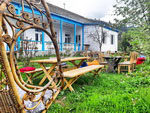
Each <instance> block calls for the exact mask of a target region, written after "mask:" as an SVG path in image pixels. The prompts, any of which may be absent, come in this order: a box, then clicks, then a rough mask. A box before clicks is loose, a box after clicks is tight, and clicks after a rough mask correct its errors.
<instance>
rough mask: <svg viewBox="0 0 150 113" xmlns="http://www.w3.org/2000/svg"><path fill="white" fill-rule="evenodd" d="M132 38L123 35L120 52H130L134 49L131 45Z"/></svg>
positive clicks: (125, 34)
mask: <svg viewBox="0 0 150 113" xmlns="http://www.w3.org/2000/svg"><path fill="white" fill-rule="evenodd" d="M130 40H131V36H130V35H129V34H127V33H125V32H124V33H122V36H121V40H120V41H119V50H120V51H123V52H129V51H130V50H131V48H132V46H131V45H130V43H129V42H130Z"/></svg>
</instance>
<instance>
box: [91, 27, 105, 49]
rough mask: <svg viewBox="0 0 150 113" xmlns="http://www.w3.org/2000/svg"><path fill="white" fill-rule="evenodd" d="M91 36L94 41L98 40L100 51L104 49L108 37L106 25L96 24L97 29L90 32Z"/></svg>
mask: <svg viewBox="0 0 150 113" xmlns="http://www.w3.org/2000/svg"><path fill="white" fill-rule="evenodd" d="M89 37H91V38H92V39H93V41H95V42H97V43H98V45H99V51H100V52H101V50H102V45H103V43H104V41H105V37H107V32H106V31H104V27H102V26H100V25H96V26H95V31H93V32H91V33H90V34H89Z"/></svg>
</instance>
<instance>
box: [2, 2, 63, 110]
mask: <svg viewBox="0 0 150 113" xmlns="http://www.w3.org/2000/svg"><path fill="white" fill-rule="evenodd" d="M11 2H12V1H11V0H2V1H0V58H1V59H0V62H1V65H2V66H1V68H2V74H1V75H4V76H5V77H2V79H0V80H1V82H0V86H1V84H2V83H3V84H5V85H6V86H8V87H7V88H6V87H5V88H4V87H3V88H1V89H3V90H2V91H4V90H5V91H8V94H10V95H11V100H12V101H13V102H14V103H15V105H16V107H15V109H17V111H20V112H25V111H27V110H33V109H35V108H36V107H37V106H38V105H39V104H40V103H42V104H43V105H44V106H45V109H44V110H43V112H46V110H47V109H48V108H49V106H50V105H51V104H52V102H53V101H54V99H55V98H56V96H57V95H58V94H59V92H60V91H61V89H62V88H63V86H64V85H63V84H64V82H63V76H62V69H61V59H60V56H59V48H58V44H57V41H56V36H55V31H54V27H53V23H52V18H51V16H50V10H49V8H48V5H47V4H46V2H45V0H40V1H39V0H38V2H37V1H36V0H20V4H21V13H20V14H16V8H15V6H14V5H13V4H12V3H11ZM25 6H28V7H29V8H30V10H31V14H29V13H27V12H25V10H24V9H25V8H24V7H25ZM39 7H40V8H39ZM35 11H37V12H38V14H39V15H40V16H38V18H37V17H36V15H35ZM12 20H14V21H15V23H14V22H12ZM45 20H46V21H45ZM7 26H9V27H10V28H11V31H12V35H10V31H9V30H8V27H7ZM31 28H38V29H40V30H42V31H44V32H45V33H46V34H47V35H48V36H49V37H50V39H51V41H52V42H53V45H54V48H55V53H56V56H57V61H58V63H57V69H56V71H55V72H54V76H53V79H58V80H57V82H58V84H57V86H53V85H52V84H51V83H52V81H53V79H52V80H50V81H49V82H48V83H47V84H46V85H45V86H35V85H31V84H28V83H26V82H25V81H24V80H23V78H22V76H21V74H20V71H19V69H18V65H17V60H16V58H15V55H14V48H15V44H16V41H17V39H18V37H19V36H20V35H21V33H23V32H24V31H26V30H28V29H31ZM48 29H50V32H49V31H48ZM5 44H7V45H8V46H9V48H10V53H9V54H7V52H6V48H5ZM18 87H19V88H20V89H21V90H23V91H24V92H25V93H24V96H23V98H20V96H19V92H18ZM49 90H50V91H51V92H52V96H51V98H49V99H47V100H44V99H43V98H44V95H45V93H46V92H47V91H49ZM37 95H38V98H36V96H37ZM39 95H40V96H39ZM27 100H28V101H31V102H35V103H36V104H35V106H34V107H32V108H28V107H27V106H26V105H25V104H24V102H25V101H27Z"/></svg>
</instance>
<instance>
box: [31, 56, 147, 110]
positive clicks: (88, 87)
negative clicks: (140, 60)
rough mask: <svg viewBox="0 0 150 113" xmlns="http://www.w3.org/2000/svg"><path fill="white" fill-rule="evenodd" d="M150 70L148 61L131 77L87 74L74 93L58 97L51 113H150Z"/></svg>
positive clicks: (76, 86) (110, 74)
mask: <svg viewBox="0 0 150 113" xmlns="http://www.w3.org/2000/svg"><path fill="white" fill-rule="evenodd" d="M44 58H48V57H42V58H41V57H37V58H34V59H44ZM33 65H34V66H35V67H39V65H38V64H33ZM68 65H70V64H69V63H68ZM149 70H150V62H145V63H144V64H142V65H139V66H137V67H136V72H133V73H131V74H128V73H122V74H117V73H114V74H113V73H105V72H100V73H99V76H96V77H94V76H93V75H92V74H90V73H87V74H86V75H85V76H81V77H80V78H79V79H78V80H77V81H76V82H75V83H74V84H73V88H74V90H75V92H70V91H69V90H68V89H67V90H65V91H62V92H61V93H60V94H59V96H58V97H57V98H56V101H55V103H53V104H52V106H51V107H50V108H49V110H48V113H150V101H149V99H150V71H149ZM36 81H37V80H36Z"/></svg>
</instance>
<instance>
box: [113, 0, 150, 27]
mask: <svg viewBox="0 0 150 113" xmlns="http://www.w3.org/2000/svg"><path fill="white" fill-rule="evenodd" d="M114 7H115V14H116V15H117V16H122V20H121V21H119V20H117V19H116V22H117V23H118V24H122V25H124V24H125V25H128V26H135V27H146V26H145V25H144V24H146V25H149V24H150V1H149V0H117V4H116V5H114Z"/></svg>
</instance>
